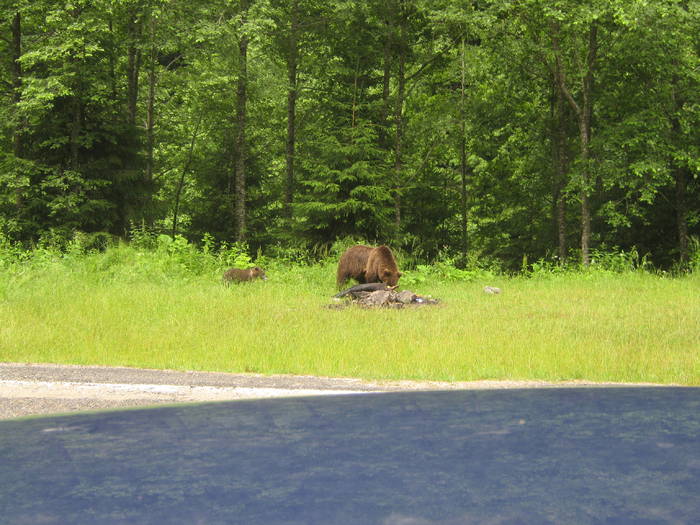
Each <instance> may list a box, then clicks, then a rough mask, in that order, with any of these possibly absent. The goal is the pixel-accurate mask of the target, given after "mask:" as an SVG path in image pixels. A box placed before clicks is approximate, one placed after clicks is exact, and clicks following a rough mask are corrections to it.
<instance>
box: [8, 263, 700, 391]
mask: <svg viewBox="0 0 700 525" xmlns="http://www.w3.org/2000/svg"><path fill="white" fill-rule="evenodd" d="M94 257H95V259H89V258H88V259H85V260H83V261H77V262H76V263H75V264H68V265H67V264H65V263H61V264H59V263H55V264H47V265H44V266H42V267H40V268H27V269H25V270H22V269H18V268H15V269H14V270H12V272H9V271H6V272H5V275H4V277H6V278H7V279H6V280H5V283H6V284H5V287H4V291H3V296H2V297H0V319H2V322H1V323H0V360H2V361H17V362H52V363H75V364H100V365H120V366H134V367H148V368H169V369H180V370H213V371H228V372H256V373H262V374H274V373H283V374H316V375H324V376H352V377H363V378H368V379H429V380H476V379H513V380H518V379H523V380H524V379H534V380H551V381H557V380H572V379H581V380H592V381H615V382H620V381H635V382H636V381H648V382H659V383H679V384H692V385H698V384H700V328H699V326H700V300H699V299H698V297H700V280H699V279H698V278H697V277H692V276H690V277H684V278H675V279H670V278H662V277H658V276H655V275H651V274H643V273H628V274H599V275H595V274H591V275H586V274H578V275H577V274H571V275H561V276H553V277H551V278H546V279H540V278H524V277H518V278H508V277H504V276H496V277H493V276H491V277H490V278H489V280H488V281H486V280H482V281H480V280H479V279H475V280H473V281H471V282H464V281H452V282H446V281H441V280H437V279H426V280H424V281H422V282H420V283H415V284H414V285H412V286H411V289H412V290H413V291H415V292H418V293H422V294H430V295H432V296H434V297H437V298H439V299H440V300H441V303H440V304H439V305H437V306H423V307H418V308H404V309H401V310H390V309H385V310H381V309H380V310H365V309H361V308H355V307H350V308H346V309H342V310H337V309H329V308H326V305H328V304H331V303H332V300H331V297H330V296H331V295H332V294H333V293H334V292H335V290H334V275H333V274H334V267H333V265H332V264H325V265H316V266H289V267H285V266H283V265H277V266H274V265H273V268H272V269H268V276H269V280H268V281H266V282H262V281H255V282H250V283H243V284H239V285H232V286H230V287H225V286H223V285H222V284H221V282H220V268H216V267H212V268H204V269H203V270H202V271H200V272H187V271H184V270H183V271H178V270H177V267H176V268H175V270H172V268H170V267H168V265H167V264H170V263H167V264H166V265H165V266H162V267H155V268H154V266H153V264H152V262H153V261H151V262H150V263H149V262H144V263H143V264H141V263H139V262H138V257H136V256H135V255H133V254H131V255H129V254H126V256H125V255H121V256H119V257H117V256H112V258H113V260H111V261H101V260H100V259H99V255H95V256H94ZM158 264H161V265H162V264H164V263H162V262H161V263H158ZM486 284H489V285H494V286H498V287H500V288H501V289H502V293H501V294H498V295H489V294H486V293H484V292H483V286H484V285H486Z"/></svg>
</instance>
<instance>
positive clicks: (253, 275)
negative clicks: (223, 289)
mask: <svg viewBox="0 0 700 525" xmlns="http://www.w3.org/2000/svg"><path fill="white" fill-rule="evenodd" d="M258 278H259V279H262V280H263V281H266V280H267V276H266V275H265V272H264V271H263V270H262V268H260V267H258V266H256V267H255V268H248V269H247V270H240V269H238V268H229V269H228V270H226V273H224V276H223V277H222V278H221V280H222V281H223V282H224V284H231V283H232V282H243V281H252V280H253V279H258Z"/></svg>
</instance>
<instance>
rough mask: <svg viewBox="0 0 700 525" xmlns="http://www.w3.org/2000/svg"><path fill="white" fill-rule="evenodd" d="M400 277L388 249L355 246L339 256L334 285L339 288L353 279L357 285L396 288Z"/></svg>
mask: <svg viewBox="0 0 700 525" xmlns="http://www.w3.org/2000/svg"><path fill="white" fill-rule="evenodd" d="M400 277H401V272H399V268H398V266H397V265H396V259H394V255H393V254H392V253H391V250H390V249H389V248H388V247H386V246H378V247H376V248H372V247H371V246H363V245H357V246H352V247H351V248H348V249H347V250H346V251H345V253H343V255H341V256H340V260H339V261H338V273H337V274H336V283H337V285H338V288H341V287H342V286H343V285H344V284H345V282H346V281H347V280H348V279H355V280H356V281H357V282H359V283H379V282H383V283H386V284H387V285H388V286H396V284H397V283H398V282H399V278H400Z"/></svg>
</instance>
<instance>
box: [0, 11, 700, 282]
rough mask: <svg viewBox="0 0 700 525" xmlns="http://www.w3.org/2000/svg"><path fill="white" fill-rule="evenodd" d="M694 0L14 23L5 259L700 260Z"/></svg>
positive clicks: (2, 88) (48, 18)
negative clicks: (211, 248) (74, 251)
mask: <svg viewBox="0 0 700 525" xmlns="http://www.w3.org/2000/svg"><path fill="white" fill-rule="evenodd" d="M699 52H700V2H699V1H698V0H589V1H586V2H578V1H574V0H381V1H380V0H236V1H234V0H205V1H201V2H192V1H185V0H61V1H58V2H57V1H54V0H51V1H50V0H4V1H3V2H2V7H0V126H1V128H0V129H1V130H0V237H2V239H4V240H5V241H6V242H11V243H17V244H20V245H22V246H25V247H28V248H30V247H32V246H36V245H40V244H41V243H49V244H52V245H60V244H61V243H68V242H69V241H70V240H71V239H73V238H74V236H75V235H76V234H80V235H83V236H85V235H87V236H89V238H90V239H94V242H95V245H96V246H98V245H99V244H100V243H103V242H106V241H105V240H106V239H118V238H121V239H129V238H130V236H131V235H132V233H133V232H134V231H148V232H152V233H154V234H160V235H168V236H171V237H172V238H173V239H175V238H178V237H180V238H183V239H186V240H187V241H189V242H192V243H201V242H202V240H203V239H206V241H207V242H208V243H210V244H211V243H214V244H222V243H223V244H224V245H226V243H228V245H230V244H231V243H237V242H238V243H245V244H246V246H249V247H250V250H251V251H257V252H258V253H264V254H268V255H270V256H274V255H275V254H276V253H280V252H286V253H289V251H290V250H307V251H308V250H319V249H323V247H328V246H331V245H332V244H333V243H334V242H337V241H338V240H339V239H341V240H345V241H347V240H348V239H354V240H357V241H364V242H370V243H381V244H387V245H390V246H391V247H392V248H394V249H397V250H402V251H403V252H405V253H411V254H413V256H414V257H416V258H417V259H420V260H425V261H430V260H432V259H434V258H436V257H443V258H444V257H451V258H453V260H455V261H457V265H458V266H460V265H461V266H462V267H464V266H468V265H469V264H470V262H474V261H478V260H481V261H483V260H493V261H498V262H499V263H500V264H501V265H503V267H506V268H509V267H513V268H520V267H521V266H523V265H524V264H526V261H537V260H548V261H554V262H558V263H564V262H567V261H570V262H571V263H572V264H581V265H583V266H587V265H589V264H590V263H591V261H594V260H595V258H596V257H597V256H598V254H604V253H613V252H618V253H619V252H625V253H630V252H633V253H637V254H640V255H641V256H644V257H646V258H647V260H648V261H649V262H650V263H653V264H654V265H655V266H657V267H660V268H682V267H684V265H687V264H688V261H689V260H691V259H693V258H694V257H698V255H697V254H700V245H699V241H698V237H699V236H700V180H699V175H700V151H699V149H700V133H699V132H698V130H700V84H699V81H700V60H699V58H698V57H699Z"/></svg>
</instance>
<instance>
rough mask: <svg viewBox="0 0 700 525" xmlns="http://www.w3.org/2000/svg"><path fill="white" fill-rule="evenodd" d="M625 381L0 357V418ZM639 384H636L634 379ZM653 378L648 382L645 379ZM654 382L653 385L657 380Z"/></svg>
mask: <svg viewBox="0 0 700 525" xmlns="http://www.w3.org/2000/svg"><path fill="white" fill-rule="evenodd" d="M572 386H573V387H586V386H589V387H590V386H623V385H619V384H613V385H611V384H601V383H589V382H581V381H576V382H561V383H547V382H539V381H470V382H454V383H447V382H435V381H363V380H361V379H352V378H329V377H315V376H290V375H275V376H263V375H258V374H229V373H221V372H194V371H192V372H181V371H173V370H151V369H137V368H126V367H104V366H75V365H52V364H24V363H0V419H10V418H16V417H22V416H30V415H41V414H57V413H68V412H78V411H84V410H102V409H114V408H131V407H139V406H150V405H157V404H173V403H191V402H205V401H224V400H234V399H257V398H265V397H284V396H302V395H304V396H308V395H328V394H336V395H340V394H357V393H363V392H364V393H366V392H396V391H402V390H453V389H484V388H492V389H493V388H495V389H502V388H554V387H572ZM637 386H639V385H637ZM648 386H652V385H648ZM654 386H658V385H654Z"/></svg>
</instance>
